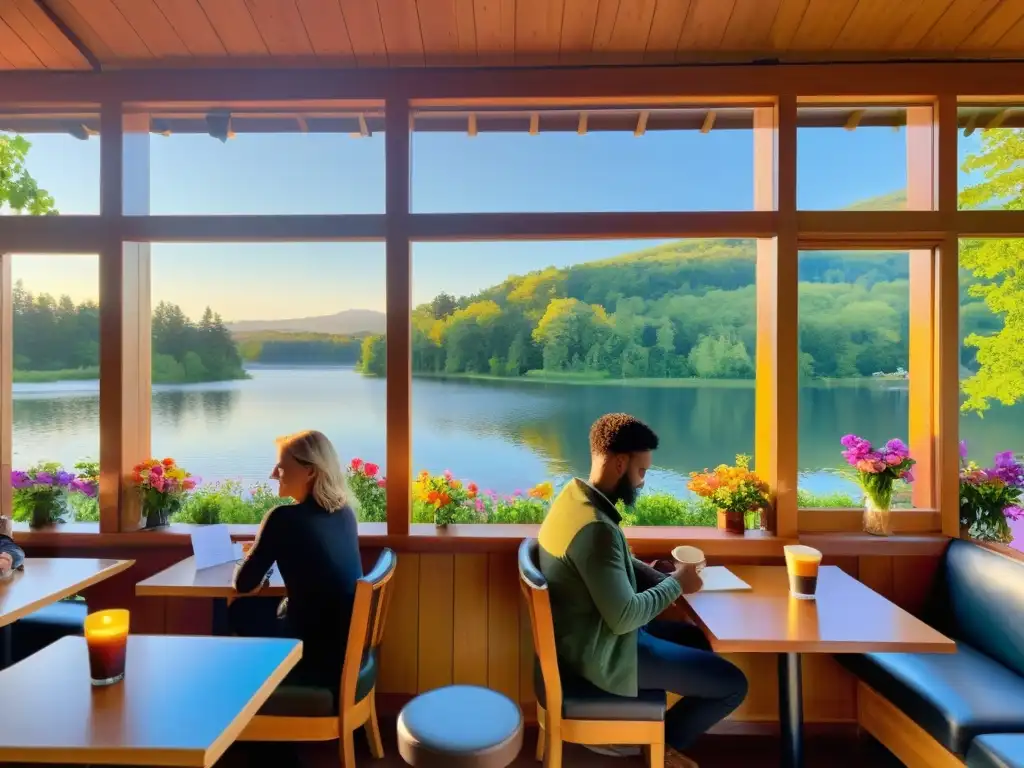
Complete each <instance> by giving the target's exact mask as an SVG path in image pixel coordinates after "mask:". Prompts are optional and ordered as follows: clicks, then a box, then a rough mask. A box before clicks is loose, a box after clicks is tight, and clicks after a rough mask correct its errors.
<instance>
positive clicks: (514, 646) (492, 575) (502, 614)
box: [487, 554, 522, 701]
mask: <svg viewBox="0 0 1024 768" xmlns="http://www.w3.org/2000/svg"><path fill="white" fill-rule="evenodd" d="M487 571H488V583H487V686H488V687H489V688H493V689H494V690H496V691H501V692H502V693H504V694H505V695H506V696H508V697H509V698H511V699H512V700H513V701H519V659H520V655H521V654H520V650H519V643H520V637H521V635H520V633H519V601H520V600H521V599H522V598H521V597H520V593H519V583H518V579H519V572H518V566H517V562H516V556H515V555H504V554H500V555H488V557H487Z"/></svg>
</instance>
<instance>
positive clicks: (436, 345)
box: [412, 240, 756, 525]
mask: <svg viewBox="0 0 1024 768" xmlns="http://www.w3.org/2000/svg"><path fill="white" fill-rule="evenodd" d="M413 256H414V258H413V303H414V310H413V343H412V355H413V358H412V361H413V371H414V376H415V380H414V387H413V395H414V397H413V419H414V424H413V458H414V468H415V470H416V471H417V472H426V473H427V477H428V478H434V479H436V478H439V477H444V474H445V473H446V472H447V473H450V475H451V479H454V480H456V481H458V482H459V483H461V486H460V487H461V488H462V489H465V488H470V487H472V488H473V492H472V498H469V499H462V496H461V494H460V493H455V494H449V496H455V497H457V498H456V501H460V500H461V502H462V503H461V504H455V506H457V507H458V509H455V510H454V512H455V519H456V520H461V521H464V522H469V521H478V522H509V523H513V522H538V521H539V520H540V519H541V518H542V517H543V514H544V511H545V510H546V503H545V502H546V500H547V499H549V498H550V496H551V494H552V493H554V492H557V490H559V489H560V487H561V486H562V485H564V483H565V482H566V481H567V480H568V479H569V478H571V477H572V476H574V475H575V476H584V477H585V476H586V475H587V474H588V472H589V465H590V452H589V444H588V430H589V428H590V425H591V423H592V422H593V421H594V420H595V419H596V418H598V417H599V416H601V415H602V414H605V413H609V412H618V411H627V412H629V413H632V414H633V415H635V416H637V417H639V418H641V419H644V420H645V421H647V422H648V423H649V424H650V425H651V426H652V427H653V428H654V430H655V431H656V432H658V433H659V435H660V437H661V445H660V447H659V449H658V451H656V453H655V456H654V468H653V470H652V471H651V472H650V473H649V474H648V476H647V483H646V490H645V492H644V493H643V494H642V495H641V497H640V499H639V502H638V503H637V505H636V506H635V508H634V509H631V510H627V514H626V520H627V521H628V522H629V523H631V524H636V525H714V524H715V515H714V510H711V509H708V507H707V506H706V505H704V504H702V503H700V502H699V501H698V500H697V499H696V498H694V496H693V495H692V494H691V493H690V491H689V490H688V489H687V485H688V481H689V473H690V472H692V471H700V470H703V469H704V468H706V467H711V466H714V465H716V464H718V463H732V462H733V461H734V460H735V458H736V455H737V454H748V455H749V454H751V453H752V452H753V443H754V438H753V430H754V381H753V376H754V370H755V366H754V345H755V324H756V318H755V287H754V257H755V242H754V241H751V240H688V241H660V242H651V241H640V242H637V241H596V242H595V241H588V242H519V243H510V242H504V243H501V242H498V243H495V242H480V243H429V244H427V243H423V244H417V245H416V247H415V249H414V252H413ZM438 482H440V481H438ZM428 485H429V484H428V483H421V487H420V490H425V491H426V492H427V493H429V492H430V491H431V490H433V488H432V487H427V486H428ZM456 490H457V491H458V490H459V489H456ZM424 501H426V499H423V498H417V499H414V520H416V521H427V520H429V519H430V518H431V517H432V515H433V510H432V509H431V508H430V505H429V504H425V503H423V502H424Z"/></svg>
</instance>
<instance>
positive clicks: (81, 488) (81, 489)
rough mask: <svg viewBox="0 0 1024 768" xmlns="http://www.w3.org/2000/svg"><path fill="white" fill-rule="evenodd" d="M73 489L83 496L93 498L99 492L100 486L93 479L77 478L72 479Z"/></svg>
mask: <svg viewBox="0 0 1024 768" xmlns="http://www.w3.org/2000/svg"><path fill="white" fill-rule="evenodd" d="M71 490H72V491H73V492H75V493H81V494H82V495H83V496H88V497H89V498H90V499H91V498H95V496H96V494H97V493H98V492H99V487H98V486H97V484H96V483H95V482H93V481H91V480H82V479H80V478H75V479H74V480H72V481H71Z"/></svg>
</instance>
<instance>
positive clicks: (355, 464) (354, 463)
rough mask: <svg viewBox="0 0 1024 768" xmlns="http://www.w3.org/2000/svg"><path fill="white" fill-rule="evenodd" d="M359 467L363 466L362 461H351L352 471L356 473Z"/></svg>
mask: <svg viewBox="0 0 1024 768" xmlns="http://www.w3.org/2000/svg"><path fill="white" fill-rule="evenodd" d="M361 466H363V460H362V459H352V469H355V470H357V471H358V469H359V468H360V467H361Z"/></svg>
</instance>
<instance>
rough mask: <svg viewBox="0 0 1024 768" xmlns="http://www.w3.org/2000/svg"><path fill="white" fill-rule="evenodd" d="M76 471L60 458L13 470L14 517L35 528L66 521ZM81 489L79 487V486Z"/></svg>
mask: <svg viewBox="0 0 1024 768" xmlns="http://www.w3.org/2000/svg"><path fill="white" fill-rule="evenodd" d="M75 481H76V478H75V475H74V474H72V473H71V472H66V471H65V470H64V468H63V467H62V466H61V465H60V464H57V463H56V462H41V463H39V464H36V465H35V466H33V467H30V468H29V469H25V470H22V469H16V470H14V471H12V472H11V487H12V488H13V489H14V492H13V497H14V498H13V508H14V519H15V520H18V521H28V524H29V526H30V527H32V528H44V527H46V526H48V525H54V524H56V523H63V522H64V516H65V515H66V514H67V512H68V492H69V491H70V490H72V484H73V483H75ZM76 490H77V488H76Z"/></svg>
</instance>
